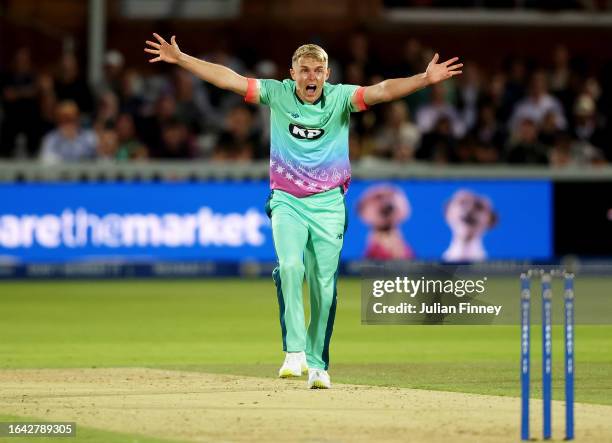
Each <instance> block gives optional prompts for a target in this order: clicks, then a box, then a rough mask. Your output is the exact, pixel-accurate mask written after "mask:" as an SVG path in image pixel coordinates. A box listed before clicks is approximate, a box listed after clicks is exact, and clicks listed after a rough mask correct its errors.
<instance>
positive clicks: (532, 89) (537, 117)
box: [510, 71, 567, 132]
mask: <svg viewBox="0 0 612 443" xmlns="http://www.w3.org/2000/svg"><path fill="white" fill-rule="evenodd" d="M548 113H552V115H553V117H554V122H555V126H556V128H557V129H565V127H566V126H567V122H566V120H565V116H564V115H563V108H562V107H561V103H559V100H557V99H556V98H555V97H553V96H552V95H550V94H549V93H548V85H547V79H546V74H545V73H544V72H543V71H537V72H535V73H534V74H533V75H532V77H531V82H530V84H529V94H528V96H527V97H526V98H525V99H523V100H522V101H520V102H519V103H518V104H517V106H516V108H515V109H514V113H513V114H512V117H511V119H510V128H511V131H512V132H514V131H515V130H516V129H517V126H518V125H519V124H520V123H521V122H522V121H524V120H525V119H530V120H532V121H534V123H535V124H536V125H539V124H540V123H541V122H542V120H543V119H544V117H545V116H546V114H548Z"/></svg>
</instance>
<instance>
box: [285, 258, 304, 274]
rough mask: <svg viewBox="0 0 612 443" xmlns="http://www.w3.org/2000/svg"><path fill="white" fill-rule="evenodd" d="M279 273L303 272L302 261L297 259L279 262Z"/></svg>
mask: <svg viewBox="0 0 612 443" xmlns="http://www.w3.org/2000/svg"><path fill="white" fill-rule="evenodd" d="M279 267H280V272H281V274H285V275H287V274H303V273H304V263H302V260H299V259H288V260H283V261H281V262H280V263H279Z"/></svg>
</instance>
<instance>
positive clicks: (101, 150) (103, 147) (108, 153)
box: [97, 126, 119, 161]
mask: <svg viewBox="0 0 612 443" xmlns="http://www.w3.org/2000/svg"><path fill="white" fill-rule="evenodd" d="M118 149H119V140H118V138H117V131H115V129H114V128H113V127H112V126H107V127H105V128H104V129H102V130H101V131H99V132H98V149H97V154H98V155H97V158H98V160H104V161H114V160H115V159H116V158H117V151H118Z"/></svg>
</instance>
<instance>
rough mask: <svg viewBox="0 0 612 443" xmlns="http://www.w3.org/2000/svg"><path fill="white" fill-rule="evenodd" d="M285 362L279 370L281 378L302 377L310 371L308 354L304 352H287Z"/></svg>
mask: <svg viewBox="0 0 612 443" xmlns="http://www.w3.org/2000/svg"><path fill="white" fill-rule="evenodd" d="M285 354H286V355H285V361H284V362H283V365H282V366H281V368H280V369H279V370H278V376H279V377H280V378H289V377H301V376H302V372H306V371H308V365H307V364H306V354H304V352H303V351H302V352H286V353H285Z"/></svg>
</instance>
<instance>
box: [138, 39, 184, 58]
mask: <svg viewBox="0 0 612 443" xmlns="http://www.w3.org/2000/svg"><path fill="white" fill-rule="evenodd" d="M153 37H155V39H156V40H157V43H156V42H152V41H150V40H147V45H149V46H150V47H146V48H145V52H148V53H149V54H154V55H156V56H157V57H155V58H152V59H151V60H149V63H155V62H160V61H161V62H167V63H177V62H178V61H179V58H180V56H181V50H180V49H179V47H178V45H177V44H176V37H175V36H174V35H173V36H172V38H171V39H170V43H168V42H167V41H166V40H164V39H163V38H162V37H161V36H160V35H159V34H156V33H153Z"/></svg>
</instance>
